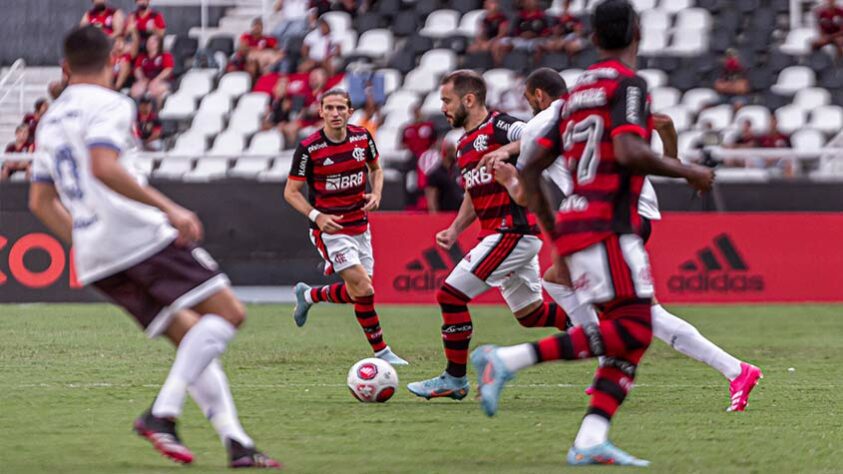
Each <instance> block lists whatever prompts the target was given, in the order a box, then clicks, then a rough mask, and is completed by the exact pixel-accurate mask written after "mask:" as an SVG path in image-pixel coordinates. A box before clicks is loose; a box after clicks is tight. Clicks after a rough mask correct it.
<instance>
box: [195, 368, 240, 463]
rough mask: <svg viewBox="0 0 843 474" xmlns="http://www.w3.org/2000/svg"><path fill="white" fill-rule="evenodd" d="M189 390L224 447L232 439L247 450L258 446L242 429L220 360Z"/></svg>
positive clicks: (201, 375) (200, 376)
mask: <svg viewBox="0 0 843 474" xmlns="http://www.w3.org/2000/svg"><path fill="white" fill-rule="evenodd" d="M187 390H188V392H189V393H190V396H191V397H193V400H195V401H196V404H197V405H199V409H201V410H202V413H204V414H205V417H206V418H208V420H209V421H210V422H211V424H212V425H213V426H214V430H216V432H217V434H219V436H220V441H222V444H223V446H226V440H227V439H229V438H230V439H233V440H235V441H237V442H238V443H240V444H241V445H243V446H246V447H253V446H254V445H255V443H254V441H252V438H250V437H249V435H248V434H246V431H245V430H244V429H243V426H242V425H240V419H239V418H238V417H237V407H235V406H234V399H233V398H232V397H231V390H230V389H229V388H228V378H227V377H226V376H225V372H224V371H223V369H222V365H221V364H220V361H219V359H214V360H213V361H212V362H211V363H210V364H209V365H208V367H207V368H205V371H204V372H202V373H201V374H200V375H199V378H197V379H196V381H195V382H193V384H192V385H190V387H188V389H187Z"/></svg>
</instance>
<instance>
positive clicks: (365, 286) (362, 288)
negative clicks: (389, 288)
mask: <svg viewBox="0 0 843 474" xmlns="http://www.w3.org/2000/svg"><path fill="white" fill-rule="evenodd" d="M346 286H348V293H349V295H351V297H352V298H364V297H366V296H372V295H374V294H375V287H374V286H372V281H371V280H369V279H368V278H367V279H364V280H359V281H356V282H353V283H350V284H349V283H346Z"/></svg>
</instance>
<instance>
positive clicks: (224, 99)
mask: <svg viewBox="0 0 843 474" xmlns="http://www.w3.org/2000/svg"><path fill="white" fill-rule="evenodd" d="M230 111H231V97H229V96H228V95H226V94H220V93H218V92H212V93H210V94H208V95H206V96H205V98H203V99H202V103H201V104H199V113H201V114H216V115H225V114H227V113H229V112H230Z"/></svg>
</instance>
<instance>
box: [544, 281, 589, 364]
mask: <svg viewBox="0 0 843 474" xmlns="http://www.w3.org/2000/svg"><path fill="white" fill-rule="evenodd" d="M542 287H543V288H544V290H545V291H547V294H549V295H550V297H551V298H553V301H556V303H557V304H558V305H559V306H561V307H562V309H563V310H564V311H565V313H567V314H568V317H569V318H571V324H573V325H574V326H582V325H584V324H599V323H600V320H599V318H598V317H597V311H594V307H593V306H591V305H590V304H581V303H580V300H579V299H578V298H577V293H576V292H575V291H574V290H573V289H571V288H569V287H567V286H565V285H561V284H559V283H551V282H549V281H547V280H545V279H542ZM603 359H604V357H603V356H600V357H598V359H597V360H598V363H599V364H600V365H603Z"/></svg>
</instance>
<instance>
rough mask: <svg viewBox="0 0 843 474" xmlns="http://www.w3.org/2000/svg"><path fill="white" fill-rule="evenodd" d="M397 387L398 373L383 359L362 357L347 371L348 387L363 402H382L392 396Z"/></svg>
mask: <svg viewBox="0 0 843 474" xmlns="http://www.w3.org/2000/svg"><path fill="white" fill-rule="evenodd" d="M397 388H398V374H397V373H396V372H395V369H394V368H393V367H392V365H390V363H389V362H387V361H385V360H381V359H378V358H375V357H370V358H368V359H363V360H361V361H360V362H358V363H356V364H354V365H353V366H351V370H349V371H348V389H349V390H351V394H352V395H354V398H356V399H358V400H360V401H361V402H363V403H373V402H377V403H383V402H385V401H387V400H389V399H390V398H392V395H394V394H395V390H396V389H397Z"/></svg>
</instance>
